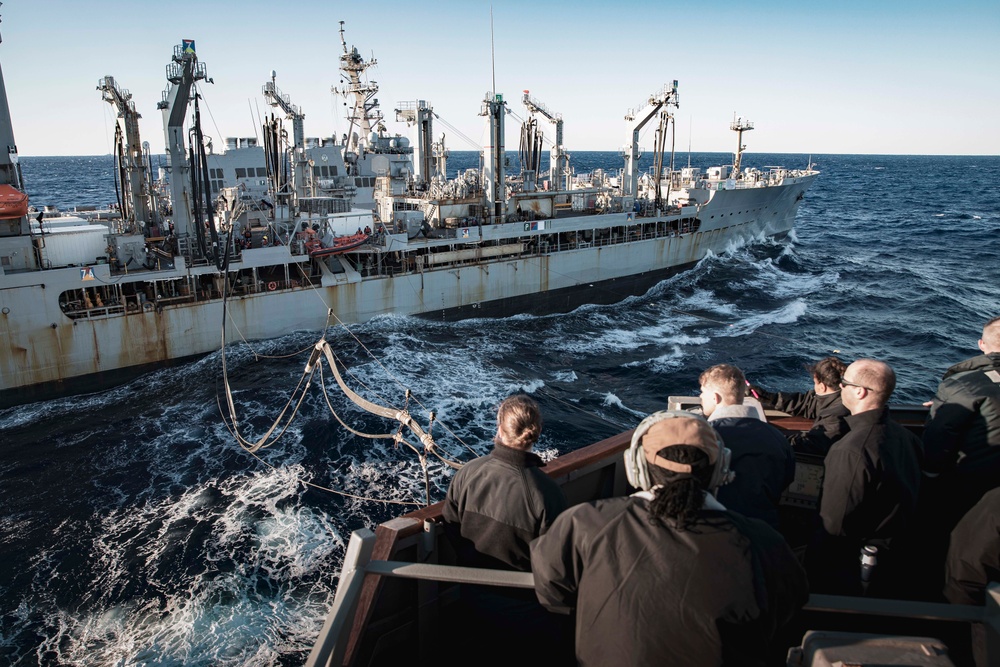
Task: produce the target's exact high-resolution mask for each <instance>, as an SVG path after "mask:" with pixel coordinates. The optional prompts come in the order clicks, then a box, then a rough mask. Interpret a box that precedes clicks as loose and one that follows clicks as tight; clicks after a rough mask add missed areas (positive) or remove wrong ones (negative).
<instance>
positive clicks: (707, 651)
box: [531, 410, 808, 665]
mask: <svg viewBox="0 0 1000 667" xmlns="http://www.w3.org/2000/svg"><path fill="white" fill-rule="evenodd" d="M625 469H626V474H627V476H628V479H629V482H630V483H631V484H632V486H634V487H636V488H638V489H639V491H638V492H637V493H635V494H633V495H631V496H625V497H619V498H611V499H606V500H598V501H595V502H589V503H582V504H579V505H575V506H573V507H570V508H569V509H567V510H566V511H565V512H563V513H562V514H560V515H559V517H558V518H557V519H556V521H555V523H554V524H553V525H552V528H551V529H549V531H548V532H547V533H545V534H544V535H542V536H541V537H539V538H538V539H537V540H535V541H534V542H533V543H532V545H531V565H532V571H533V573H534V581H535V592H536V593H537V595H538V599H539V600H540V601H541V602H542V604H543V605H545V606H546V607H548V608H549V609H552V610H553V611H558V612H563V613H570V612H572V611H575V612H576V658H577V660H578V662H579V664H581V665H668V664H669V665H719V664H752V665H756V664H761V665H763V664H770V663H771V662H773V661H774V658H775V657H776V655H775V653H774V652H773V651H772V650H771V647H770V646H769V644H770V643H771V641H772V639H774V637H775V636H776V635H777V634H778V632H779V629H781V628H782V627H783V626H785V625H786V624H787V623H788V621H789V620H791V618H792V617H793V616H794V614H795V613H796V611H797V610H798V609H800V608H801V607H802V605H803V604H804V603H805V602H806V600H807V598H808V584H807V581H806V576H805V572H804V571H803V569H802V567H801V566H800V565H799V563H798V561H797V560H796V559H795V556H794V554H793V553H792V551H791V549H790V548H789V547H788V544H787V543H786V542H785V540H784V538H782V537H781V535H780V534H779V533H778V532H777V531H775V530H774V529H772V528H771V527H770V526H768V525H767V524H766V523H764V522H763V521H759V520H756V519H749V518H746V517H744V516H742V515H740V514H737V513H735V512H731V511H728V510H727V509H726V508H725V507H723V506H722V505H721V504H720V503H719V502H718V501H717V500H716V499H715V497H714V492H715V490H716V489H717V488H718V486H719V485H720V484H722V483H724V482H725V481H726V480H727V479H728V478H729V476H730V475H729V470H728V453H727V451H726V450H725V448H724V446H723V444H722V442H721V440H720V439H719V436H718V434H717V433H716V432H715V431H714V430H713V429H712V428H711V426H709V424H708V422H707V421H706V420H705V419H704V418H703V417H701V416H699V415H695V414H692V413H689V412H684V411H671V410H666V411H663V412H657V413H654V414H652V415H650V416H649V417H647V418H646V419H644V420H643V421H642V422H641V423H640V424H639V426H638V428H636V430H635V431H634V433H633V435H632V444H631V447H630V448H629V450H628V451H627V452H626V455H625ZM778 643H779V642H775V644H778ZM780 652H781V655H782V656H783V655H784V652H785V649H784V648H783V647H782V648H781V651H780Z"/></svg>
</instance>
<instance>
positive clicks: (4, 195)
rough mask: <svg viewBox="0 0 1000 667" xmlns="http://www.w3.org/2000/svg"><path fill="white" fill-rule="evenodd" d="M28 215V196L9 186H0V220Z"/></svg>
mask: <svg viewBox="0 0 1000 667" xmlns="http://www.w3.org/2000/svg"><path fill="white" fill-rule="evenodd" d="M27 214H28V195H26V194H24V193H23V192H21V191H20V190H18V189H17V188H15V187H13V186H11V185H0V220H10V219H11V218H20V217H22V216H25V215H27Z"/></svg>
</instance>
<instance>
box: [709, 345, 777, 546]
mask: <svg viewBox="0 0 1000 667" xmlns="http://www.w3.org/2000/svg"><path fill="white" fill-rule="evenodd" d="M698 381H699V383H700V384H701V411H702V413H703V414H704V415H705V416H706V417H707V418H708V423H709V424H711V425H712V427H713V428H714V429H715V430H716V431H718V433H719V435H721V436H722V441H723V442H724V443H725V444H726V447H728V448H729V450H730V451H731V452H732V453H733V458H732V462H731V463H730V468H731V469H732V470H733V472H734V473H735V475H736V477H735V478H734V479H733V481H732V483H730V484H726V485H725V486H723V487H721V488H720V489H719V491H718V494H717V495H718V498H719V502H721V503H722V504H723V505H725V506H726V508H727V509H731V510H733V511H736V512H739V513H740V514H743V515H745V516H749V517H753V518H755V519H763V520H764V521H767V522H768V523H769V524H771V526H772V527H773V528H775V529H777V528H779V524H778V501H779V500H781V492H782V491H784V490H785V488H786V487H787V486H788V485H789V484H791V483H792V480H793V479H795V453H794V452H793V451H792V447H791V445H789V444H788V441H787V440H785V436H784V435H783V434H782V433H781V431H779V430H778V429H776V428H774V427H773V426H771V425H770V424H768V423H767V422H763V421H761V420H760V419H759V418H758V416H757V410H756V409H755V408H753V407H751V406H748V405H743V398H744V394H745V392H746V386H747V381H746V377H744V375H743V371H741V370H740V369H739V368H737V367H736V366H732V365H730V364H718V365H716V366H712V367H711V368H709V369H707V370H706V371H705V372H703V373H702V374H701V376H700V377H699V378H698Z"/></svg>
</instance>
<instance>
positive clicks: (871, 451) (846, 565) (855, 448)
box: [806, 359, 921, 595]
mask: <svg viewBox="0 0 1000 667" xmlns="http://www.w3.org/2000/svg"><path fill="white" fill-rule="evenodd" d="M840 387H841V391H842V394H841V398H842V400H843V402H844V405H845V406H846V407H847V409H848V410H850V411H851V414H850V416H849V417H847V419H846V421H847V426H848V429H849V431H848V433H847V435H845V436H844V437H843V438H841V439H840V440H838V441H837V442H835V443H834V444H833V446H832V447H831V448H830V451H829V453H827V455H826V459H825V461H824V466H825V473H824V477H823V490H822V493H821V495H820V506H819V514H820V519H821V520H822V526H821V527H820V528H819V530H818V531H817V532H816V535H815V536H814V539H813V541H812V543H811V544H810V545H809V548H808V549H807V552H806V565H807V568H808V570H809V578H810V579H809V580H810V583H811V585H812V587H813V588H814V589H815V590H816V591H817V592H827V593H837V594H842V595H850V594H852V593H853V594H860V593H861V592H862V590H861V581H860V574H859V565H858V559H859V556H860V553H861V548H862V547H864V546H873V547H875V548H877V549H878V563H879V565H878V572H876V573H875V576H876V578H875V579H873V580H872V582H871V583H872V590H871V592H872V594H873V595H874V594H876V592H877V591H879V589H881V591H882V592H883V594H884V592H886V591H889V590H891V589H892V586H893V584H894V582H895V581H901V580H902V579H903V578H904V575H903V573H902V560H903V559H902V558H901V557H899V556H898V555H897V554H894V553H893V549H894V547H898V546H899V545H897V544H895V542H896V541H898V539H899V538H904V539H905V537H906V536H907V534H908V533H907V531H908V530H910V529H911V527H912V523H913V517H914V513H915V510H916V506H917V492H918V489H919V487H920V461H919V456H920V450H921V443H920V439H919V438H918V437H917V436H915V435H914V434H913V433H912V432H910V431H908V430H907V429H905V428H903V427H902V426H900V425H899V424H897V423H896V422H895V421H893V420H891V419H889V408H888V402H889V397H890V396H891V395H892V392H893V391H894V390H895V388H896V374H895V373H894V372H893V370H892V368H890V367H889V365H888V364H886V363H884V362H881V361H876V360H874V359H859V360H857V361H855V362H854V363H852V364H851V365H850V366H848V367H847V370H845V371H844V374H843V378H842V379H841V381H840ZM899 550H901V549H897V551H899ZM893 560H895V561H896V563H893Z"/></svg>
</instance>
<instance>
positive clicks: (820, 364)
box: [806, 357, 847, 389]
mask: <svg viewBox="0 0 1000 667" xmlns="http://www.w3.org/2000/svg"><path fill="white" fill-rule="evenodd" d="M806 368H807V369H808V370H809V372H810V373H812V376H813V377H814V378H815V379H816V380H818V381H820V382H822V383H823V384H825V385H826V386H827V387H831V388H834V389H836V388H837V387H839V386H840V381H841V380H842V379H844V371H846V370H847V364H845V363H844V362H843V361H841V360H840V358H839V357H824V358H822V359H820V360H819V361H817V362H816V363H815V364H812V365H810V366H807V367H806Z"/></svg>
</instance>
